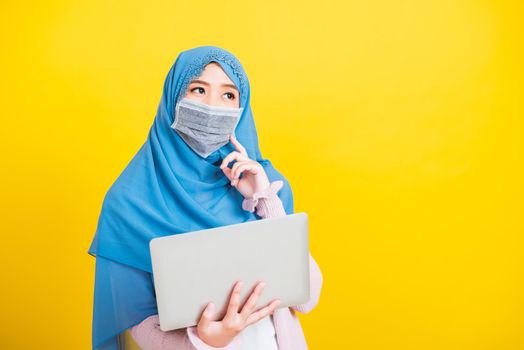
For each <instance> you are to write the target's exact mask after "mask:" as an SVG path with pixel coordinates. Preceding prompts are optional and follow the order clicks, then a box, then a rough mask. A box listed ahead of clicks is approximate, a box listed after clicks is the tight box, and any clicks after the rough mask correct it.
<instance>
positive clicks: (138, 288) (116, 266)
mask: <svg viewBox="0 0 524 350" xmlns="http://www.w3.org/2000/svg"><path fill="white" fill-rule="evenodd" d="M210 62H217V63H219V64H220V66H221V67H222V69H223V70H224V71H225V73H226V74H227V75H228V76H229V78H230V79H231V80H232V81H233V82H234V83H235V85H236V86H237V87H238V88H239V91H240V107H243V108H244V110H243V113H242V116H241V118H240V121H239V123H238V125H237V127H236V129H235V135H236V137H237V139H238V140H239V141H240V143H241V144H242V145H244V147H245V148H246V150H247V153H248V155H249V158H251V159H254V160H257V161H258V162H260V164H261V165H262V166H263V167H264V169H265V171H266V173H267V175H268V177H269V180H270V181H275V180H282V181H283V182H284V186H283V188H282V189H281V190H280V192H279V193H278V195H279V197H280V199H281V200H282V202H283V203H284V207H285V209H286V213H287V214H291V213H293V211H294V209H293V194H292V191H291V187H290V185H289V182H288V181H287V180H286V179H285V178H284V176H283V175H282V174H281V173H280V172H279V171H278V170H276V169H275V168H274V167H273V165H272V164H271V162H270V161H269V160H268V159H264V158H262V154H261V152H260V149H259V145H258V136H257V132H256V128H255V122H254V119H253V114H252V111H251V107H250V105H249V101H250V87H249V81H248V78H247V75H246V74H245V71H244V69H243V67H242V66H241V64H240V62H239V61H238V59H237V58H236V57H235V56H233V55H232V54H231V53H229V52H228V51H226V50H224V49H221V48H219V47H216V46H200V47H197V48H194V49H191V50H187V51H183V52H181V53H180V54H179V55H178V57H177V59H176V61H175V62H174V64H173V66H172V67H171V69H170V70H169V73H168V74H167V77H166V79H165V82H164V89H163V93H162V97H161V100H160V103H159V106H158V109H157V113H156V116H155V118H154V121H153V125H152V126H151V128H150V130H149V133H148V135H147V139H146V141H145V143H144V144H143V145H142V146H141V147H140V149H139V150H138V152H137V153H136V154H135V155H134V157H133V158H132V159H131V161H130V162H129V163H128V165H127V166H126V168H125V169H124V170H123V172H122V173H121V174H120V175H119V176H118V178H117V179H116V180H115V181H114V183H113V184H112V185H111V187H110V188H109V190H108V191H107V193H106V195H105V197H104V200H103V203H102V209H101V213H100V216H99V218H98V225H97V229H96V232H95V235H94V238H93V240H92V243H91V246H90V247H89V250H88V253H89V254H91V255H92V256H95V257H96V269H95V271H96V273H95V289H94V304H93V324H92V326H93V337H92V348H93V349H98V350H117V349H118V342H117V335H118V334H119V333H120V332H122V331H124V330H126V329H128V328H129V327H132V326H133V325H135V324H137V323H139V322H141V321H142V320H143V319H145V318H146V317H148V316H150V315H154V314H156V313H157V309H156V299H155V294H154V287H153V280H152V273H151V272H152V270H151V256H150V252H149V241H150V240H151V239H152V238H155V237H160V236H166V235H173V234H179V233H184V232H188V231H194V230H200V229H206V228H212V227H218V226H223V225H229V224H234V223H239V222H246V221H251V220H256V219H257V218H258V217H257V216H256V215H255V214H254V213H250V212H247V211H244V210H243V209H242V200H243V197H242V195H241V194H240V193H239V192H238V190H237V189H236V188H234V187H232V186H231V185H230V183H229V180H228V178H227V177H226V176H225V175H224V174H223V172H222V170H221V169H220V168H219V165H220V161H221V160H222V159H223V158H224V157H225V156H226V155H227V154H229V153H230V152H231V151H233V150H234V147H233V145H232V144H231V143H228V144H227V145H225V146H223V147H222V148H220V149H218V150H217V151H215V152H213V153H212V154H211V155H209V156H208V157H207V158H202V157H200V156H199V155H198V154H196V153H195V152H194V151H193V150H192V149H191V148H190V147H189V146H188V145H187V144H186V143H185V142H184V141H183V140H182V139H181V138H180V136H179V135H178V134H177V133H176V132H175V130H173V129H172V128H170V125H171V124H172V123H173V121H174V118H175V115H174V111H175V105H176V103H177V102H178V101H179V100H180V99H181V98H183V97H184V94H185V91H186V90H187V86H188V85H189V83H190V81H191V80H192V79H194V78H197V77H198V76H199V75H200V73H201V72H202V70H203V69H204V67H205V66H206V65H207V64H208V63H210Z"/></svg>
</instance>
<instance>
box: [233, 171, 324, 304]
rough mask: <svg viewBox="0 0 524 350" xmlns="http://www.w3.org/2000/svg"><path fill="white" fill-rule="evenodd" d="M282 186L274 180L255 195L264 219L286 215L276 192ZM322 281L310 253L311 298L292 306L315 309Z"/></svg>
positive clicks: (245, 206) (248, 203)
mask: <svg viewBox="0 0 524 350" xmlns="http://www.w3.org/2000/svg"><path fill="white" fill-rule="evenodd" d="M281 187H282V184H280V183H278V181H274V182H272V183H271V185H270V187H268V188H267V189H266V190H264V191H261V192H258V193H257V194H255V195H254V196H253V197H254V198H256V199H257V200H256V201H255V202H256V206H255V208H256V213H257V215H258V216H260V217H261V218H262V219H267V218H273V217H279V216H284V215H286V211H285V209H284V205H283V204H282V201H281V200H280V198H279V197H278V195H277V194H276V193H277V192H278V190H279V189H280V188H281ZM255 202H249V201H246V202H245V204H243V207H244V209H246V208H247V209H249V205H250V204H251V205H253V204H255ZM322 283H323V279H322V272H321V271H320V268H319V267H318V264H317V262H316V261H315V259H313V256H311V253H309V293H310V294H309V300H308V301H307V302H306V303H304V304H299V305H293V306H290V308H291V309H293V310H296V311H300V312H301V313H304V314H305V313H308V312H310V311H311V310H313V309H314V308H315V306H316V305H317V304H318V301H319V299H320V292H321V289H322Z"/></svg>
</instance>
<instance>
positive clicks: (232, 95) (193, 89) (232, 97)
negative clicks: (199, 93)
mask: <svg viewBox="0 0 524 350" xmlns="http://www.w3.org/2000/svg"><path fill="white" fill-rule="evenodd" d="M196 89H202V90H204V88H203V87H200V86H197V87H195V88H192V89H191V92H193V91H195V90H196ZM204 91H205V90H204ZM226 94H229V95H231V98H230V100H234V99H235V95H234V94H233V93H231V92H226Z"/></svg>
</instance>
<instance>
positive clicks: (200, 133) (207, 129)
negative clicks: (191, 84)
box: [171, 98, 243, 158]
mask: <svg viewBox="0 0 524 350" xmlns="http://www.w3.org/2000/svg"><path fill="white" fill-rule="evenodd" d="M242 110H243V108H236V107H219V106H209V105H207V104H205V103H202V102H197V101H195V100H190V99H187V98H183V99H182V100H181V101H180V102H179V103H178V104H177V106H176V109H175V121H174V122H173V124H172V125H171V127H172V128H173V129H175V131H176V132H177V133H178V134H179V135H180V137H182V139H183V140H184V141H185V142H186V143H187V145H188V146H189V147H191V148H192V149H193V151H195V152H196V153H197V154H198V155H200V156H201V157H203V158H206V157H207V156H209V155H210V154H211V153H213V152H214V151H216V150H217V149H219V148H220V147H222V146H224V145H225V144H227V143H228V142H229V135H231V134H233V133H234V132H235V128H236V126H237V124H238V122H239V120H240V116H241V114H242Z"/></svg>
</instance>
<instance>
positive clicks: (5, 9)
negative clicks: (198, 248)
mask: <svg viewBox="0 0 524 350" xmlns="http://www.w3.org/2000/svg"><path fill="white" fill-rule="evenodd" d="M0 13H1V14H0V32H1V34H0V35H1V50H2V52H1V55H0V67H1V82H2V84H1V94H0V95H1V99H2V104H1V108H2V112H1V113H2V124H1V126H0V133H1V134H0V142H1V147H2V148H1V150H2V158H1V166H2V171H1V175H0V176H1V181H0V186H1V196H2V201H1V211H2V219H1V225H2V228H1V234H2V241H1V244H0V246H1V248H0V259H1V260H0V265H1V271H0V272H1V280H2V287H1V291H0V293H1V294H0V297H1V306H2V307H1V309H0V310H1V315H0V348H1V349H89V348H90V336H91V311H92V296H93V277H94V263H95V260H94V259H93V258H92V257H90V256H89V255H88V254H87V249H88V247H89V244H90V242H91V239H92V236H93V233H94V231H95V229H96V223H97V219H98V215H99V212H100V209H101V203H102V199H103V196H104V194H105V192H106V190H107V189H108V188H109V186H110V185H111V184H112V183H113V181H114V180H115V179H116V177H117V176H118V175H119V174H120V172H121V171H122V170H123V168H124V167H125V165H126V164H127V163H128V161H129V160H130V159H131V157H132V156H133V155H134V154H135V152H136V151H137V150H138V148H139V147H140V146H141V145H142V143H143V142H144V141H145V138H146V136H147V132H148V130H149V127H150V126H151V124H152V121H153V118H154V115H155V112H156V108H157V105H158V102H159V99H160V95H161V91H162V84H163V81H164V78H165V75H166V74H167V71H168V70H169V68H170V66H171V65H172V63H173V62H174V60H175V59H176V56H177V55H178V53H179V52H180V51H182V50H186V49H189V48H191V47H194V46H199V45H217V46H221V47H224V48H225V49H227V50H229V51H231V52H232V53H234V54H235V55H236V56H237V57H238V58H239V59H240V61H241V62H242V64H243V65H244V67H245V69H246V71H247V73H248V76H249V79H250V82H251V87H252V108H253V112H254V116H255V120H256V123H257V128H258V132H259V137H260V145H261V148H262V152H263V155H264V156H266V157H268V158H270V159H271V160H272V161H273V163H274V165H275V166H276V167H277V168H278V169H279V170H281V171H282V172H283V174H284V175H285V176H287V177H288V179H289V180H290V182H291V184H292V187H293V190H294V194H295V200H296V202H295V204H296V210H297V211H306V212H307V213H308V214H309V215H310V224H311V231H310V234H311V236H310V243H311V252H312V254H313V255H314V256H315V258H316V260H317V261H318V263H319V265H320V267H321V269H322V272H323V275H324V287H323V290H322V296H321V300H320V303H319V304H318V307H317V308H316V309H315V310H314V311H313V312H311V313H310V314H307V315H300V319H301V321H302V325H303V328H304V331H305V333H306V337H307V339H308V342H309V345H310V348H311V349H359V350H360V349H362V350H369V349H403V350H406V349H446V350H449V349H475V350H479V349H493V350H509V349H524V302H523V299H524V296H523V293H524V288H523V287H524V277H523V276H524V274H523V272H524V269H523V267H524V261H523V251H522V248H523V238H522V235H523V233H524V224H523V221H522V218H523V195H524V189H523V185H522V180H523V176H524V167H523V165H522V163H523V160H524V159H523V158H524V157H523V156H522V152H523V150H524V147H523V146H524V145H523V138H522V135H523V131H524V130H523V129H524V128H523V126H524V125H523V124H524V122H523V120H522V118H523V113H522V112H523V107H522V101H523V96H522V95H523V93H522V91H523V88H522V84H523V81H524V75H523V69H522V64H523V62H524V60H523V58H524V57H523V49H522V48H523V41H522V34H523V32H524V28H523V23H524V21H523V20H522V18H523V15H524V11H523V8H522V5H520V4H519V1H495V0H491V1H488V0H486V1H482V0H477V1H465V0H438V1H437V0H433V1H416V0H412V1H385V0H382V1H380V0H372V1H343V0H340V1H321V2H315V1H311V2H302V1H282V2H279V1H271V0H270V1H184V2H179V3H176V2H169V1H163V2H158V1H147V2H136V1H121V2H108V1H99V0H96V1H84V2H79V1H45V2H44V1H42V2H33V3H29V4H27V3H22V2H19V3H17V2H15V1H8V2H3V3H2V5H1V11H0Z"/></svg>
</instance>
